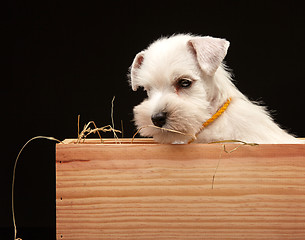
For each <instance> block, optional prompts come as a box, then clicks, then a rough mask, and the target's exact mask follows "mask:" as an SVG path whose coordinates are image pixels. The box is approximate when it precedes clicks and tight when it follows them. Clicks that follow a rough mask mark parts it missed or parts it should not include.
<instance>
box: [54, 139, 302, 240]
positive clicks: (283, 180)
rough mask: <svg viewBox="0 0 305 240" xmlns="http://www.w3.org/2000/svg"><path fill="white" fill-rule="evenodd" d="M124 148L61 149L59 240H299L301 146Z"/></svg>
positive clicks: (69, 143)
mask: <svg viewBox="0 0 305 240" xmlns="http://www.w3.org/2000/svg"><path fill="white" fill-rule="evenodd" d="M121 141H122V142H121V144H120V143H116V142H115V141H114V140H113V139H112V140H105V141H104V143H103V144H100V143H99V144H98V143H97V142H98V141H97V140H90V139H88V140H87V141H86V143H84V144H75V143H73V140H65V141H64V143H65V144H57V146H56V215H57V216H56V223H57V239H59V240H61V239H86V240H89V239H141V240H144V239H152V240H159V239H175V240H177V239H181V240H187V239H194V240H198V239H266V240H267V239H268V240H270V239H299V240H304V239H305V144H299V145H289V144H287V145H279V144H277V145H273V144H263V145H258V146H249V145H242V146H240V147H239V148H236V147H237V146H239V145H237V144H225V146H224V144H190V145H168V144H163V145H162V144H155V143H153V142H152V140H150V139H144V140H137V141H136V142H135V143H133V144H130V140H129V139H123V140H121ZM230 150H233V151H232V152H230Z"/></svg>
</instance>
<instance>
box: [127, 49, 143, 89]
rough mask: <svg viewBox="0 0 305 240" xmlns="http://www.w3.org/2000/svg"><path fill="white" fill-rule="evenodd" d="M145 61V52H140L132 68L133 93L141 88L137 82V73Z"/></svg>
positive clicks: (131, 82)
mask: <svg viewBox="0 0 305 240" xmlns="http://www.w3.org/2000/svg"><path fill="white" fill-rule="evenodd" d="M143 60H144V51H142V52H139V53H138V54H137V55H136V57H135V59H134V60H133V62H132V65H131V67H130V84H131V88H132V90H133V91H136V90H137V89H138V87H139V84H138V83H137V82H136V80H135V79H136V76H137V72H138V70H139V68H140V67H141V65H142V62H143Z"/></svg>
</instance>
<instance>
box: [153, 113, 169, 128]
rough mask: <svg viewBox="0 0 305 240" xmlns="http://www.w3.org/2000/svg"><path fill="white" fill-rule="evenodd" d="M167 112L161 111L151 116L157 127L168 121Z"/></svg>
mask: <svg viewBox="0 0 305 240" xmlns="http://www.w3.org/2000/svg"><path fill="white" fill-rule="evenodd" d="M166 115H167V113H166V112H159V113H157V114H154V115H152V116H151V121H152V122H153V124H154V125H155V126H157V127H162V126H164V125H165V123H166Z"/></svg>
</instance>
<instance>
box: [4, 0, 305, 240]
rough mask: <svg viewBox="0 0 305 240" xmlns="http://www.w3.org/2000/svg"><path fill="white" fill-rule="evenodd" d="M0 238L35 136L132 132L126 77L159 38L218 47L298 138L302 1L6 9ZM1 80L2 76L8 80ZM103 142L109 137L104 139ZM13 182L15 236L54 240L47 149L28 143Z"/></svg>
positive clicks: (243, 86) (246, 86)
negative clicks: (193, 38)
mask: <svg viewBox="0 0 305 240" xmlns="http://www.w3.org/2000/svg"><path fill="white" fill-rule="evenodd" d="M1 25H2V38H3V39H4V40H5V44H3V45H2V48H3V51H2V53H3V54H2V57H4V60H5V64H3V65H2V67H3V71H2V76H3V78H2V81H1V82H2V86H1V106H2V113H1V122H2V124H1V126H2V127H1V132H2V143H1V158H2V161H1V173H0V174H1V175H0V177H1V179H0V183H1V185H0V186H1V202H0V231H1V232H0V233H1V236H0V239H13V227H12V217H11V189H10V187H11V179H12V170H13V163H14V160H15V157H16V155H17V153H18V151H19V149H20V148H21V147H22V145H23V144H24V143H25V142H26V141H27V140H28V139H30V138H31V137H34V136H37V135H46V136H53V137H56V138H58V139H61V140H63V139H65V138H75V137H76V136H77V115H78V114H80V115H81V126H83V124H85V123H86V122H88V121H90V120H94V121H95V122H96V124H97V125H98V126H104V125H108V124H110V123H111V117H110V110H111V100H112V98H113V96H116V99H115V102H114V120H115V124H116V126H117V128H120V122H121V120H123V123H124V134H125V137H131V136H132V135H133V133H134V132H135V129H134V126H133V124H132V118H133V116H132V108H133V106H134V105H136V104H138V103H140V102H141V100H142V99H143V97H144V96H145V94H143V92H132V91H131V89H130V87H129V85H128V81H127V72H128V68H129V66H130V65H131V63H132V60H133V58H134V56H135V55H136V53H137V52H139V51H141V50H142V49H144V48H145V47H146V46H147V45H148V44H149V43H151V42H152V41H153V40H156V39H157V38H159V37H160V36H164V35H171V34H174V33H194V34H200V35H210V36H215V37H222V38H226V39H227V40H229V41H230V42H231V46H230V48H229V51H228V55H227V57H226V59H225V60H226V63H227V65H229V67H231V68H232V69H233V73H234V75H235V77H234V79H235V83H236V85H237V87H238V88H239V89H240V90H241V91H242V92H243V93H244V94H246V95H247V96H248V97H249V98H250V99H252V100H262V101H263V102H264V103H265V104H266V105H267V106H268V107H269V109H272V110H276V111H275V112H273V116H274V118H275V119H276V121H277V122H278V123H280V124H281V125H282V126H283V127H285V128H287V129H289V130H290V132H292V133H294V134H296V135H297V136H299V137H302V136H303V137H304V136H305V128H304V127H303V123H304V118H303V115H302V111H303V107H302V106H303V104H304V100H305V97H304V88H303V86H302V85H303V81H304V76H303V75H304V63H305V60H304V54H305V51H304V49H305V48H304V43H305V30H304V29H305V11H304V7H303V5H302V1H203V0H202V1H165V0H164V1H147V2H145V1H131V0H130V1H107V2H106V1H98V3H96V2H92V1H81V2H77V1H74V2H69V3H68V2H67V1H55V0H53V1H39V2H34V1H10V2H9V4H8V11H7V12H5V14H4V15H3V16H2V20H1ZM6 73H8V74H7V75H6ZM104 137H111V135H104ZM16 173H17V175H16V189H15V191H16V195H15V196H16V204H15V206H16V221H17V226H18V229H19V234H18V236H20V237H22V239H23V240H26V239H31V240H33V239H55V222H56V219H55V144H54V143H52V142H50V141H47V140H36V141H35V142H32V143H31V144H30V145H29V146H28V147H27V148H26V149H25V150H24V152H23V153H22V155H21V159H20V161H19V165H18V167H17V172H16Z"/></svg>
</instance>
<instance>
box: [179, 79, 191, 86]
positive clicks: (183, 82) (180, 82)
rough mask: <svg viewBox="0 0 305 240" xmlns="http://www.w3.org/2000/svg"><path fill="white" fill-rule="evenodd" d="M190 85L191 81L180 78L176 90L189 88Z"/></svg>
mask: <svg viewBox="0 0 305 240" xmlns="http://www.w3.org/2000/svg"><path fill="white" fill-rule="evenodd" d="M191 85H192V81H191V80H189V79H186V78H181V79H179V80H178V81H177V87H178V88H189V87H190V86H191Z"/></svg>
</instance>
